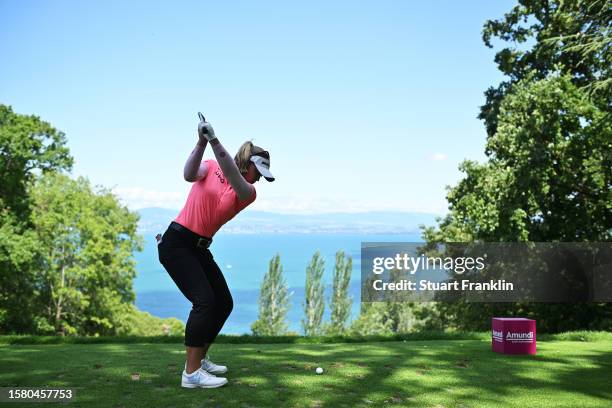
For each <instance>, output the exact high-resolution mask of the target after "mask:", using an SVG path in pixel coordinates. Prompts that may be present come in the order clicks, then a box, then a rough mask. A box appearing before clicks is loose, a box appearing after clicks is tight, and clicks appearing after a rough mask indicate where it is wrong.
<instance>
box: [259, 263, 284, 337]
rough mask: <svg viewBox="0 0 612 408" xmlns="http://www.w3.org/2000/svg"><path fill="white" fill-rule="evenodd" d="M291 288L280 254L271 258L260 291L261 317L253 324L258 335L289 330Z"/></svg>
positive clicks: (275, 334)
mask: <svg viewBox="0 0 612 408" xmlns="http://www.w3.org/2000/svg"><path fill="white" fill-rule="evenodd" d="M288 292H289V289H288V287H287V283H286V282H285V279H284V278H283V266H282V265H281V263H280V255H278V254H277V255H276V256H274V257H273V258H272V259H271V260H270V266H269V268H268V272H267V273H266V274H265V276H264V279H263V282H262V284H261V289H260V292H259V318H258V319H257V320H256V321H255V322H254V323H253V324H252V325H251V330H252V331H253V334H254V335H256V336H279V335H283V334H285V333H286V332H287V323H286V321H285V318H286V316H287V312H288V310H289V293H288Z"/></svg>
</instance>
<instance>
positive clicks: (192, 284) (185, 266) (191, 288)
mask: <svg viewBox="0 0 612 408" xmlns="http://www.w3.org/2000/svg"><path fill="white" fill-rule="evenodd" d="M173 224H175V225H174V226H177V225H178V224H176V223H173ZM183 228H184V227H183ZM194 237H195V240H194ZM197 237H198V235H196V234H195V233H193V232H191V231H189V230H186V229H183V230H182V231H177V230H175V229H173V228H171V227H169V228H168V229H167V230H166V232H165V233H164V235H163V236H162V239H161V242H159V243H158V245H157V249H158V252H159V261H160V262H161V264H162V265H163V266H164V268H165V269H166V271H167V272H168V274H169V275H170V277H171V278H172V280H173V281H174V283H176V286H178V288H179V289H180V291H181V292H182V293H183V295H185V297H186V298H187V299H188V300H189V301H190V302H191V305H192V308H191V312H190V313H189V318H188V319H187V325H186V327H185V345H186V346H188V347H203V346H204V344H205V343H212V342H213V341H214V340H215V338H216V337H217V335H218V334H219V332H220V331H221V328H222V327H223V324H225V321H226V320H227V318H228V317H229V315H230V313H231V312H232V309H233V307H234V302H233V300H232V295H231V294H230V291H229V288H228V287H227V282H226V281H225V278H224V277H223V273H222V272H221V270H220V269H219V266H218V265H217V263H216V262H215V260H214V259H213V256H212V254H211V253H210V251H209V250H208V249H207V248H202V247H199V246H196V244H195V242H197Z"/></svg>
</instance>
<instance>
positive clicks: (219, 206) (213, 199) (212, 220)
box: [174, 160, 257, 238]
mask: <svg viewBox="0 0 612 408" xmlns="http://www.w3.org/2000/svg"><path fill="white" fill-rule="evenodd" d="M205 163H206V164H207V166H208V172H207V173H206V177H204V178H203V179H202V180H198V181H196V182H195V183H193V185H192V186H191V191H190V192H189V196H188V197H187V202H186V203H185V206H184V207H183V209H182V210H181V212H180V213H179V215H178V217H176V219H175V220H174V221H175V222H177V223H179V224H181V225H182V226H183V227H185V228H188V229H190V230H191V231H193V232H195V233H196V234H200V235H202V236H205V237H209V238H212V237H213V235H215V233H216V232H217V231H219V228H221V226H222V225H223V224H225V223H226V222H228V221H229V220H231V219H232V218H234V216H235V215H236V214H238V213H239V212H240V211H242V210H243V209H244V208H245V207H246V206H248V205H249V204H251V203H252V202H253V201H255V198H256V197H257V192H256V191H255V190H253V194H252V196H251V197H249V198H248V199H246V200H244V201H240V200H239V199H238V195H237V194H236V192H235V191H234V189H233V188H232V186H230V184H229V181H228V180H227V179H226V178H225V176H224V175H223V171H222V170H221V167H219V163H217V162H216V161H215V160H206V161H205Z"/></svg>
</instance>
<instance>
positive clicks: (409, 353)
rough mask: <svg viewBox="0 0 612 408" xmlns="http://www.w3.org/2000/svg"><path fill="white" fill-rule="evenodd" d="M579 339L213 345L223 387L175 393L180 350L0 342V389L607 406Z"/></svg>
mask: <svg viewBox="0 0 612 408" xmlns="http://www.w3.org/2000/svg"><path fill="white" fill-rule="evenodd" d="M585 336H587V337H588V336H589V335H588V333H587V334H584V333H583V334H582V336H578V337H577V338H576V339H578V340H580V338H582V339H583V341H565V340H564V341H561V340H554V341H550V340H549V341H539V342H538V354H537V355H536V356H507V355H499V354H495V353H492V352H491V350H490V349H491V345H490V340H488V339H487V340H484V339H480V340H430V341H385V342H370V343H322V344H287V343H285V344H281V343H277V344H248V343H243V344H240V343H239V344H230V343H221V344H215V345H214V346H213V347H212V349H211V352H212V357H213V360H214V361H216V362H219V363H223V364H227V365H228V366H229V369H230V371H229V373H228V374H227V377H228V379H229V384H228V385H227V386H225V387H223V388H219V389H213V390H203V389H182V388H180V385H179V383H180V373H181V370H182V368H183V363H184V348H183V346H182V344H180V343H174V344H165V343H149V344H142V343H131V344H130V343H124V344H112V343H101V344H50V345H41V344H30V345H9V344H3V345H0V386H21V387H36V386H39V387H40V386H47V387H49V386H53V387H73V388H77V402H76V403H74V404H69V405H68V406H74V407H76V406H79V407H80V406H84V407H126V408H127V407H130V408H131V407H147V408H152V407H207V406H212V407H215V406H221V407H267V406H275V407H276V406H282V407H292V406H295V407H316V406H324V407H343V406H344V407H377V406H414V407H496V408H498V407H521V408H523V407H549V406H554V407H556V408H558V407H609V406H610V401H612V387H611V384H610V379H611V378H612V352H611V351H612V340H610V338H609V336H605V335H600V337H603V339H597V338H595V339H590V341H587V340H588V339H587V337H585ZM596 337H597V336H596ZM319 366H320V367H323V369H324V370H325V372H324V374H323V375H316V374H315V373H314V369H315V368H316V367H319ZM133 373H138V374H139V375H140V379H139V380H137V381H135V380H132V377H131V374H133ZM54 405H55V404H50V405H49V406H54ZM8 406H12V407H17V406H20V405H19V404H15V403H14V404H10V405H8ZM21 406H26V407H32V406H34V404H23V405H21Z"/></svg>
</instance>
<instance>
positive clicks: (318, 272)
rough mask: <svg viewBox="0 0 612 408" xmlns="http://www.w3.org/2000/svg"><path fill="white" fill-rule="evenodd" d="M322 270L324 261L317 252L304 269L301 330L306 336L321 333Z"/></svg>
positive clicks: (323, 302) (322, 304) (323, 306)
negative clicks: (304, 281)
mask: <svg viewBox="0 0 612 408" xmlns="http://www.w3.org/2000/svg"><path fill="white" fill-rule="evenodd" d="M324 268H325V260H324V259H323V258H322V257H321V254H320V253H319V252H318V251H317V252H316V253H315V254H314V255H313V256H312V259H311V260H310V263H309V264H308V266H307V267H306V293H305V299H304V314H305V318H304V320H302V328H303V329H304V334H305V335H306V336H314V335H317V334H319V333H320V331H321V320H322V319H323V311H324V309H325V298H324V296H323V290H324V288H323V282H322V278H323V270H324Z"/></svg>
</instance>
